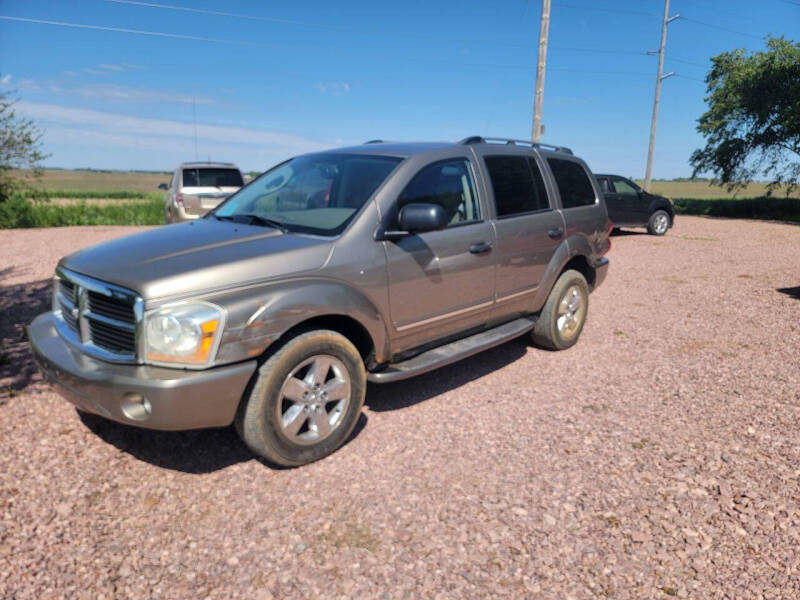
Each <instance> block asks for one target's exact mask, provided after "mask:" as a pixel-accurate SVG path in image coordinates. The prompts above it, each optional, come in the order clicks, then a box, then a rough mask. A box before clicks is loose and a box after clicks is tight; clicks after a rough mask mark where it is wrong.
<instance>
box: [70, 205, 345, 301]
mask: <svg viewBox="0 0 800 600" xmlns="http://www.w3.org/2000/svg"><path fill="white" fill-rule="evenodd" d="M331 248H332V243H331V242H330V241H328V240H324V239H318V238H311V237H306V236H300V235H294V234H283V233H281V232H280V231H278V230H277V229H272V228H269V227H259V226H255V225H243V224H241V223H233V222H230V221H217V220H212V219H198V220H196V221H191V222H188V223H179V224H176V225H167V226H164V227H158V228H156V229H152V230H150V231H145V232H142V233H137V234H134V235H129V236H126V237H123V238H119V239H116V240H111V241H109V242H105V243H102V244H98V245H97V246H91V247H89V248H85V249H83V250H80V251H78V252H75V253H74V254H70V255H68V256H65V257H64V258H62V259H61V262H60V263H59V265H60V266H62V267H64V268H66V269H70V270H72V271H75V272H77V273H82V274H84V275H88V276H89V277H94V278H95V279H100V280H102V281H106V282H109V283H114V284H116V285H119V286H122V287H125V288H128V289H130V290H133V291H135V292H137V293H139V294H140V295H141V296H142V297H143V298H145V299H152V298H163V297H167V296H178V295H185V294H192V293H200V292H207V291H211V290H217V289H224V288H226V287H230V286H235V285H241V284H246V283H248V282H256V281H263V280H265V279H271V278H274V277H280V276H282V275H286V274H289V273H291V274H300V273H303V272H307V271H315V270H317V269H319V268H320V267H322V265H323V264H325V260H326V259H327V258H328V255H329V254H330V252H331Z"/></svg>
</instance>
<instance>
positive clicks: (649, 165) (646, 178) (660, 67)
mask: <svg viewBox="0 0 800 600" xmlns="http://www.w3.org/2000/svg"><path fill="white" fill-rule="evenodd" d="M680 16H681V15H680V14H677V15H675V16H674V17H670V16H669V0H664V20H663V22H662V23H661V48H660V49H659V50H658V76H657V77H656V97H655V99H654V100H653V121H652V123H650V147H649V148H648V149H647V171H646V173H645V176H644V189H645V191H647V192H649V191H650V178H651V176H652V174H653V149H654V147H655V145H656V123H657V122H658V101H659V99H660V98H661V82H662V81H663V80H664V79H666V78H667V77H672V76H673V75H675V72H674V71H670V72H669V73H667V74H666V75H664V74H663V73H664V47H665V46H666V45H667V24H668V23H671V22H672V21H674V20H675V19H677V18H678V17H680ZM648 54H655V51H652V52H648Z"/></svg>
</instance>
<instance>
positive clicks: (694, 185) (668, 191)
mask: <svg viewBox="0 0 800 600" xmlns="http://www.w3.org/2000/svg"><path fill="white" fill-rule="evenodd" d="M638 183H639V184H640V185H641V184H642V182H641V181H639V182H638ZM650 191H651V192H652V193H654V194H660V195H662V196H667V197H668V198H734V197H735V198H756V197H760V196H765V195H766V194H767V184H766V183H764V182H757V183H751V184H749V185H748V186H747V187H745V188H744V189H741V190H739V191H738V192H735V193H734V192H729V191H728V190H727V189H725V188H724V187H720V186H718V185H711V184H710V183H709V182H707V181H654V182H653V183H652V185H651V186H650ZM773 195H776V196H781V195H785V194H784V193H783V192H782V191H781V190H778V191H776V192H773Z"/></svg>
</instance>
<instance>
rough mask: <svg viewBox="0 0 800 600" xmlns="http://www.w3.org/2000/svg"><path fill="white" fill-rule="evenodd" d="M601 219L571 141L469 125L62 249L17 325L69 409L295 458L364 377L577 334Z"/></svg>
mask: <svg viewBox="0 0 800 600" xmlns="http://www.w3.org/2000/svg"><path fill="white" fill-rule="evenodd" d="M608 225H609V222H608V217H607V216H606V208H605V204H604V203H603V200H602V196H601V194H600V190H599V189H598V188H597V184H596V182H595V180H594V178H593V177H592V175H591V173H590V171H589V169H588V168H587V167H586V165H585V164H584V162H583V161H582V160H580V159H579V158H576V157H575V156H573V155H572V153H571V152H570V151H569V150H568V149H566V148H557V147H552V146H545V145H543V144H542V145H531V144H530V143H528V142H517V141H514V140H506V139H502V140H490V139H483V138H480V137H471V138H467V139H465V140H462V141H461V142H457V143H415V144H396V143H368V144H364V145H362V146H355V147H350V148H342V149H337V150H330V151H327V152H320V153H316V154H307V155H304V156H299V157H296V158H293V159H291V160H288V161H286V162H284V163H282V164H280V165H278V166H276V167H274V168H273V169H271V170H269V171H267V172H266V173H264V174H263V175H261V176H260V177H259V178H257V179H256V180H254V181H253V182H251V183H250V184H248V185H247V186H246V187H244V188H243V189H242V190H241V191H239V192H238V193H236V194H234V195H233V196H231V197H230V198H228V199H227V200H226V201H225V202H224V203H223V204H221V205H220V206H218V207H217V208H215V209H213V210H212V211H211V212H209V213H208V214H206V215H205V216H203V217H201V218H199V219H197V220H194V221H190V222H187V223H180V224H176V225H169V226H166V227H160V228H156V229H152V230H150V231H146V232H143V233H139V234H136V235H133V236H130V237H126V238H121V239H116V240H113V241H110V242H106V243H104V244H100V245H99V246H95V247H93V248H88V249H85V250H82V251H80V252H77V253H75V254H72V255H70V256H67V257H64V258H63V259H61V261H60V262H59V264H58V267H57V269H56V274H55V279H54V297H53V310H52V311H51V312H48V313H46V314H44V315H41V316H39V317H38V318H37V319H36V320H35V321H34V322H33V323H32V324H31V326H30V328H29V336H30V340H31V345H32V347H33V351H34V356H35V357H36V360H37V362H38V364H39V365H40V367H41V369H42V371H43V372H44V373H45V375H46V376H47V377H48V378H49V379H50V380H51V381H52V382H54V384H55V386H56V388H57V389H58V391H59V392H60V393H61V394H62V395H64V396H65V397H66V398H67V399H68V400H69V401H71V402H72V403H74V404H75V405H77V406H78V407H79V408H80V409H81V410H85V411H89V412H92V413H96V414H98V415H102V416H104V417H106V418H109V419H113V420H115V421H119V422H122V423H128V424H130V425H138V426H142V427H149V428H153V429H192V428H201V427H215V426H225V425H229V424H231V423H232V422H235V424H236V427H237V430H238V431H239V434H240V435H241V437H242V439H243V440H244V441H245V443H246V444H247V445H248V446H249V447H250V448H251V449H252V450H253V452H255V453H256V454H258V455H259V456H262V457H264V458H266V459H268V460H269V461H272V462H273V463H277V464H280V465H300V464H303V463H307V462H310V461H313V460H317V459H319V458H321V457H323V456H326V455H327V454H330V453H331V452H333V451H334V450H335V449H336V448H338V447H339V446H340V445H341V444H343V443H344V441H345V440H346V439H347V436H348V435H349V434H350V432H351V431H352V430H353V427H354V426H355V424H356V421H357V420H358V417H359V414H360V413H361V407H362V404H363V402H364V394H365V392H366V384H367V381H371V382H375V383H382V382H389V381H397V380H400V379H404V378H406V377H412V376H414V375H418V374H420V373H424V372H426V371H430V370H431V369H435V368H438V367H441V366H443V365H446V364H449V363H452V362H455V361H457V360H460V359H462V358H465V357H467V356H470V355H472V354H475V353H476V352H479V351H481V350H484V349H487V348H491V347H492V346H496V345H497V344H500V343H502V342H505V341H507V340H510V339H512V338H514V337H516V336H519V335H522V334H525V333H530V334H531V335H532V337H533V341H534V342H536V343H538V344H540V345H542V346H544V347H547V348H551V349H554V350H561V349H564V348H569V347H570V346H572V345H573V344H575V343H576V342H577V340H578V336H579V335H580V333H581V330H582V328H583V325H584V323H585V321H586V315H587V311H588V308H589V292H590V291H591V290H593V289H594V288H596V287H597V286H598V285H600V284H601V283H602V281H603V279H604V278H605V276H606V272H607V271H608V260H607V259H606V258H604V256H603V255H604V254H605V253H606V251H607V250H608V248H609V242H608V233H609V231H608ZM532 377H533V376H532Z"/></svg>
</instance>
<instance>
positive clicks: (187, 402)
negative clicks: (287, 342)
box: [28, 313, 257, 430]
mask: <svg viewBox="0 0 800 600" xmlns="http://www.w3.org/2000/svg"><path fill="white" fill-rule="evenodd" d="M55 319H56V317H55V316H54V315H53V313H45V314H43V315H39V316H38V317H37V318H36V319H35V320H34V321H33V323H31V324H30V326H29V327H28V339H29V340H30V343H31V349H32V350H33V357H34V359H35V361H36V364H37V365H38V367H39V369H41V371H42V373H43V374H44V376H45V377H46V378H47V379H48V380H49V381H50V382H51V383H52V384H53V386H54V388H55V389H56V391H58V393H59V394H61V395H62V396H63V397H64V398H66V399H67V400H69V401H70V402H71V403H72V404H74V405H75V406H77V407H78V408H80V409H81V410H84V411H86V412H90V413H94V414H97V415H100V416H103V417H106V418H108V419H111V420H113V421H118V422H120V423H125V424H127V425H136V426H138V427H146V428H148V429H163V430H181V429H201V428H205V427H224V426H227V425H230V424H231V423H232V422H233V418H234V416H235V414H236V409H237V407H238V405H239V400H240V399H241V398H242V394H243V393H244V391H245V388H246V387H247V383H248V381H249V380H250V377H251V376H252V375H253V373H254V372H255V369H256V366H257V365H256V361H254V360H252V361H248V362H244V363H238V364H235V365H228V366H223V367H216V368H213V369H207V370H204V371H186V370H183V369H169V368H164V367H153V366H147V365H126V364H115V363H110V362H105V361H102V360H98V359H95V358H92V357H90V356H87V355H86V354H83V353H82V352H79V351H78V350H77V349H75V348H73V347H72V346H70V345H69V344H68V343H67V342H66V341H64V340H63V339H62V338H61V337H60V336H59V335H58V333H57V332H56V328H55V322H54V320H55ZM131 398H141V399H146V400H147V403H148V404H149V414H148V413H147V412H144V411H138V412H136V411H130V410H128V413H130V414H133V415H135V416H136V418H131V417H130V416H128V414H126V412H125V411H124V410H123V406H125V405H126V403H128V406H129V403H130V401H131V400H130V399H131Z"/></svg>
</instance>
